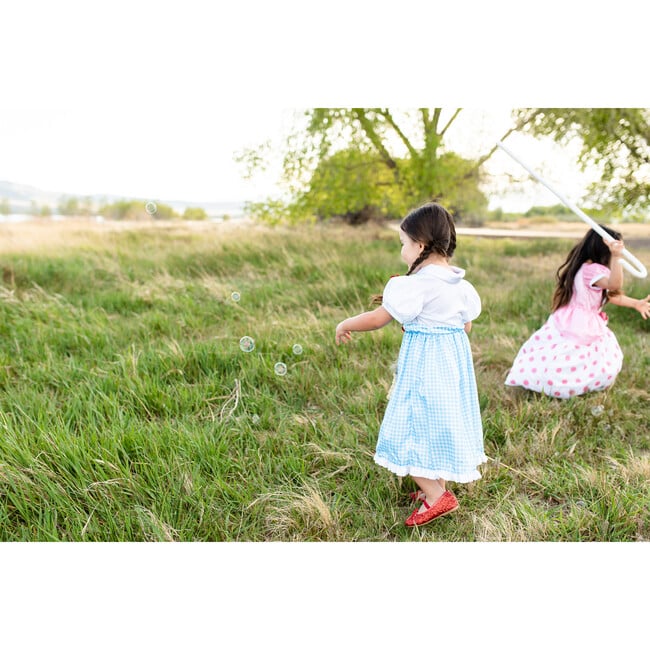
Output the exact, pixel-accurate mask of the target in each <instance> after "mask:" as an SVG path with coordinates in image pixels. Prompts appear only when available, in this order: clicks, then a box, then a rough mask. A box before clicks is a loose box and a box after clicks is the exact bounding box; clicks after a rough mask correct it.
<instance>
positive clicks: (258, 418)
mask: <svg viewBox="0 0 650 650" xmlns="http://www.w3.org/2000/svg"><path fill="white" fill-rule="evenodd" d="M251 420H252V422H253V424H257V423H258V422H259V421H260V416H259V415H257V413H255V414H254V415H253V417H252V418H251Z"/></svg>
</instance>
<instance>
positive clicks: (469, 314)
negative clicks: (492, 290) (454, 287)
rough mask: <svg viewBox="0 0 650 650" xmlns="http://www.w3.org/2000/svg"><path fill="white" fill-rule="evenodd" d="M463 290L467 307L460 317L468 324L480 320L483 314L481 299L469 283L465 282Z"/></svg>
mask: <svg viewBox="0 0 650 650" xmlns="http://www.w3.org/2000/svg"><path fill="white" fill-rule="evenodd" d="M463 289H464V292H463V293H464V298H465V301H464V302H465V306H464V309H463V310H462V311H461V312H460V316H461V318H462V320H463V323H468V322H470V321H473V320H475V319H476V318H478V316H479V314H480V313H481V297H480V296H479V295H478V291H476V289H475V288H474V287H473V286H472V285H471V284H470V283H469V282H466V281H463Z"/></svg>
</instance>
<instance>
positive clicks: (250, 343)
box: [239, 336, 255, 352]
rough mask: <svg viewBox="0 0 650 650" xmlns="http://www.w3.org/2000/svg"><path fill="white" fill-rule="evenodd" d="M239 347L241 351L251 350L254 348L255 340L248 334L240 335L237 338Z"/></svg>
mask: <svg viewBox="0 0 650 650" xmlns="http://www.w3.org/2000/svg"><path fill="white" fill-rule="evenodd" d="M239 349H240V350H241V351H242V352H252V351H253V350H254V349H255V341H254V340H253V339H252V338H251V337H250V336H242V337H241V338H240V339H239Z"/></svg>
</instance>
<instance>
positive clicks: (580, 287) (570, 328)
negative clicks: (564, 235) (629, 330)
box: [505, 264, 623, 399]
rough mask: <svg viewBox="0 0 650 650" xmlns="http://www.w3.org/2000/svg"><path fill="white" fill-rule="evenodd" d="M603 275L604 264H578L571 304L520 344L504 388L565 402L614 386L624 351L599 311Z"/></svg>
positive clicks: (604, 274)
mask: <svg viewBox="0 0 650 650" xmlns="http://www.w3.org/2000/svg"><path fill="white" fill-rule="evenodd" d="M606 277H609V269H608V268H607V267H606V266H603V265H602V264H583V265H582V267H581V268H580V270H579V271H578V272H577V273H576V277H575V280H574V284H573V295H572V296H571V300H570V301H569V304H568V305H565V306H564V307H560V308H559V309H558V310H556V311H555V312H553V313H552V314H551V315H550V316H549V318H548V320H547V321H546V323H544V325H543V326H542V327H541V329H539V330H537V331H536V332H535V333H534V334H533V335H532V336H531V337H530V338H529V339H528V340H527V341H526V342H525V343H524V344H523V345H522V347H521V349H520V350H519V353H518V354H517V356H516V357H515V360H514V363H513V364H512V368H511V369H510V371H509V372H508V376H507V377H506V380H505V384H506V386H521V387H522V388H526V389H528V390H533V391H536V392H538V393H545V394H546V395H549V396H551V397H558V398H560V399H569V398H571V397H574V396H575V395H582V394H584V393H588V392H592V391H599V390H604V389H605V388H608V387H609V386H611V385H612V384H613V383H614V380H615V379H616V376H617V375H618V373H619V372H620V370H621V367H622V365H623V352H622V351H621V348H620V346H619V344H618V341H617V340H616V337H615V336H614V333H613V332H612V331H611V330H610V329H609V327H607V314H605V313H604V312H603V311H602V310H601V308H602V289H601V288H600V287H596V286H594V283H595V282H598V280H600V279H602V278H606Z"/></svg>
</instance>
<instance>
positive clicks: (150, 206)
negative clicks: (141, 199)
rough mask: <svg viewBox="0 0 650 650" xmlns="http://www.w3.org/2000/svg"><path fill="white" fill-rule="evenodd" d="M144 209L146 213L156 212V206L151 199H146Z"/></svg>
mask: <svg viewBox="0 0 650 650" xmlns="http://www.w3.org/2000/svg"><path fill="white" fill-rule="evenodd" d="M144 209H145V210H146V211H147V214H156V212H158V206H157V205H156V204H155V203H154V202H153V201H148V202H147V204H146V205H145V206H144Z"/></svg>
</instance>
